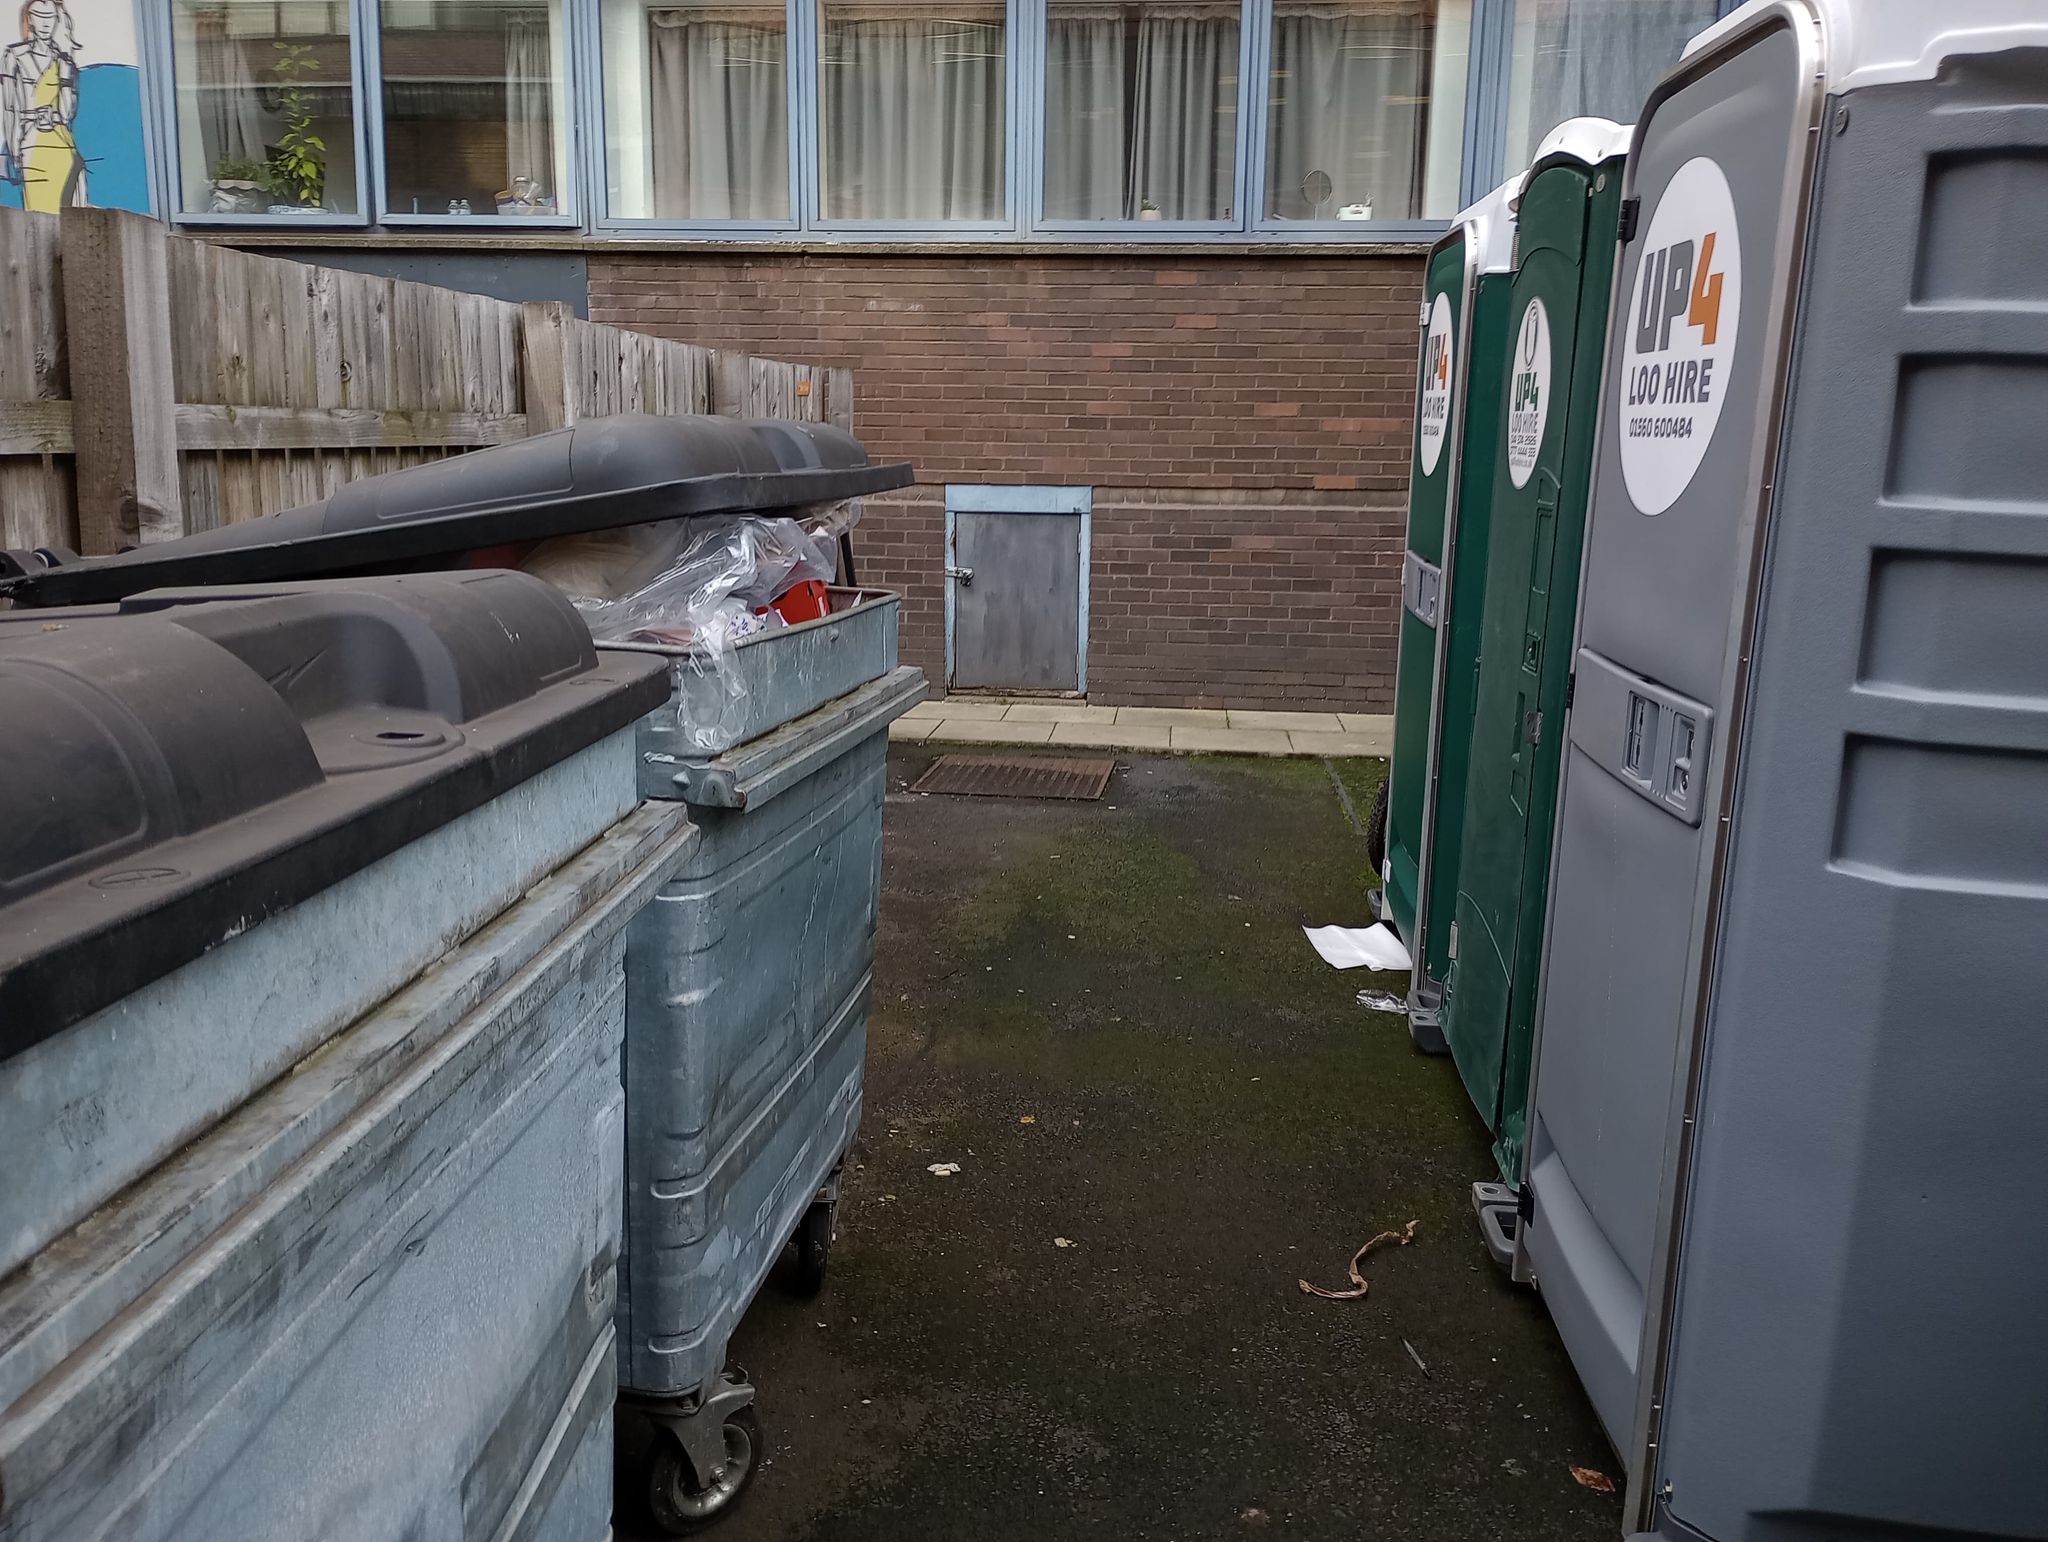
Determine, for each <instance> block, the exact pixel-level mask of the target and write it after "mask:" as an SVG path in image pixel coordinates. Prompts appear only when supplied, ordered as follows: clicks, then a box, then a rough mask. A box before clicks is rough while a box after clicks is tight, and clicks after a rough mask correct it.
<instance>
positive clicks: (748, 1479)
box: [647, 1407, 763, 1537]
mask: <svg viewBox="0 0 2048 1542" xmlns="http://www.w3.org/2000/svg"><path fill="white" fill-rule="evenodd" d="M721 1433H722V1434H723V1435H724V1436H725V1460H724V1461H723V1462H722V1463H720V1464H719V1466H718V1467H717V1468H716V1469H715V1470H713V1472H712V1473H711V1475H710V1478H709V1481H707V1482H703V1483H700V1482H699V1481H698V1479H697V1473H696V1470H695V1469H694V1468H693V1467H692V1466H691V1465H690V1459H689V1458H688V1457H687V1456H685V1455H684V1454H683V1447H682V1443H681V1442H680V1441H677V1440H673V1439H668V1438H664V1439H662V1440H661V1441H659V1442H658V1443H657V1444H656V1446H655V1450H654V1455H653V1457H652V1459H651V1460H650V1461H649V1462H648V1466H647V1512H648V1514H649V1516H650V1517H651V1518H652V1519H653V1521H654V1524H655V1525H656V1526H658V1527H660V1528H661V1530H662V1531H664V1532H665V1533H667V1534H668V1535H669V1536H672V1537H682V1536H688V1535H689V1534H690V1533H692V1532H695V1531H702V1530H703V1529H704V1528H705V1527H706V1526H709V1525H710V1524H711V1523H712V1522H714V1521H716V1520H718V1519H720V1518H721V1517H722V1516H724V1515H725V1513H726V1512H727V1511H728V1510H730V1509H732V1507H733V1506H734V1505H736V1504H738V1503H739V1502H740V1500H741V1499H742V1498H743V1497H744V1496H745V1495H746V1492H747V1489H748V1488H749V1486H751V1485H752V1483H753V1481H754V1474H755V1473H757V1472H759V1471H760V1470H761V1456H762V1449H763V1448H762V1443H761V1421H760V1420H759V1419H757V1418H755V1417H754V1410H753V1409H752V1408H751V1407H747V1408H735V1409H734V1410H733V1411H732V1412H731V1413H729V1414H727V1415H726V1416H725V1424H724V1426H723V1429H722V1430H721Z"/></svg>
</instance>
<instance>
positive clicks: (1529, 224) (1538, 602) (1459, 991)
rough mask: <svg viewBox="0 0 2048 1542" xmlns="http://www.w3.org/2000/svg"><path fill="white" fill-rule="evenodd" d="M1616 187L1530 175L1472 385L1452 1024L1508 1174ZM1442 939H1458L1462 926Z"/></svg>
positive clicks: (1530, 1007) (1527, 1045)
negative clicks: (1514, 251)
mask: <svg viewBox="0 0 2048 1542" xmlns="http://www.w3.org/2000/svg"><path fill="white" fill-rule="evenodd" d="M1621 182H1622V177H1621V162H1620V161H1619V160H1614V161H1610V162H1608V163H1606V164H1605V165H1603V166H1600V167H1588V166H1585V165H1583V164H1581V163H1579V162H1575V161H1572V162H1565V161H1561V162H1555V163H1552V164H1550V165H1548V166H1546V167H1544V168H1543V169H1542V170H1540V171H1539V172H1538V173H1537V174H1536V175H1535V176H1534V177H1533V178H1532V179H1531V180H1530V183H1529V186H1528V188H1527V189H1526V190H1525V191H1524V193H1523V196H1522V204H1521V213H1520V222H1519V240H1520V265H1519V266H1518V267H1517V269H1516V271H1515V274H1514V280H1513V287H1512V293H1511V295H1510V298H1509V301H1508V307H1507V311H1508V319H1507V326H1508V327H1509V328H1510V329H1511V343H1510V347H1509V349H1508V350H1506V356H1505V357H1504V358H1503V359H1502V360H1501V362H1500V364H1499V366H1498V367H1497V368H1496V369H1495V371H1494V373H1493V375H1492V377H1491V378H1490V379H1487V378H1484V377H1481V376H1477V375H1475V377H1474V381H1473V387H1474V392H1475V394H1476V393H1477V392H1478V391H1479V389H1480V388H1481V387H1482V386H1483V387H1484V388H1485V389H1486V392H1487V395H1488V398H1489V399H1490V400H1491V401H1492V402H1493V403H1494V414H1493V419H1494V427H1493V450H1492V454H1491V455H1490V456H1489V457H1488V462H1489V464H1490V465H1491V467H1492V468H1493V469H1492V474H1491V489H1490V490H1491V493H1492V511H1493V512H1492V518H1491V520H1490V522H1489V524H1490V531H1489V542H1488V554H1487V563H1486V581H1485V586H1484V591H1485V592H1484V598H1483V601H1482V602H1481V606H1480V609H1481V611H1482V615H1481V617H1480V620H1479V623H1478V625H1479V631H1480V639H1479V657H1478V663H1477V669H1476V676H1477V683H1476V690H1475V692H1474V697H1473V703H1472V710H1471V714H1470V722H1471V754H1470V764H1469V770H1468V773H1467V776H1466V779H1465V781H1464V784H1463V786H1464V797H1463V799H1462V800H1461V801H1462V805H1463V828H1462V832H1461V833H1462V850H1461V853H1460V856H1459V859H1458V864H1457V875H1458V876H1457V885H1456V899H1455V901H1454V902H1453V904H1454V916H1455V922H1456V934H1455V935H1456V944H1455V946H1456V954H1455V957H1454V958H1452V959H1451V960H1450V962H1449V968H1448V973H1447V976H1446V983H1445V990H1444V1004H1443V1032H1444V1036H1445V1038H1446V1040H1447V1041H1448V1042H1449V1044H1450V1048H1451V1055H1452V1058H1453V1059H1454V1060H1455V1061H1456V1063H1457V1066H1458V1073H1459V1075H1460V1076H1461V1077H1462V1078H1463V1079H1464V1082H1465V1086H1466V1089H1467V1090H1468V1091H1469V1092H1470V1093H1471V1095H1472V1101H1473V1103H1474V1104H1475V1106H1477V1108H1478V1109H1479V1112H1480V1113H1481V1115H1482V1116H1484V1118H1485V1119H1486V1123H1487V1127H1488V1129H1490V1130H1492V1131H1493V1132H1494V1134H1495V1137H1496V1138H1495V1144H1494V1155H1495V1158H1496V1159H1497V1160H1498V1162H1499V1163H1500V1169H1501V1173H1502V1175H1503V1176H1504V1177H1505V1178H1507V1180H1508V1181H1509V1182H1511V1183H1512V1182H1518V1181H1519V1180H1520V1176H1521V1163H1522V1141H1523V1133H1524V1120H1525V1110H1526V1104H1527V1101H1528V1085H1529V1060H1530V1049H1531V1036H1532V1033H1533V1030H1534V1024H1535V1010H1536V981H1537V970H1538V966H1539V964H1540V962H1541V953H1542V944H1543V910H1544V899H1545V892H1546V890H1547V888H1548V885H1549V873H1550V840H1551V828H1552V824H1553V822H1554V819H1555V814H1556V800H1557V780H1558V767H1559V764H1560V758H1561V752H1562V747H1563V744H1564V714H1565V694H1566V688H1567V685H1568V682H1569V679H1570V671H1571V655H1572V634H1573V629H1574V625H1575V622H1576V618H1577V611H1578V581H1579V554H1580V549H1581V546H1582V543H1583V540H1584V536H1585V524H1586V499H1587V489H1588V483H1589V480H1590V476H1591V468H1592V459H1593V450H1594V445H1595V437H1594V430H1595V426H1596V418H1597V415H1598V404H1599V391H1600V378H1601V360H1602V353H1603V351H1604V348H1605V345H1606V336H1607V308H1608V302H1609V291H1610V287H1611V281H1612V277H1613V271H1614V251H1615V226H1616V221H1617V219H1618V217H1619V214H1620V204H1621ZM1534 301H1540V302H1541V303H1542V306H1543V310H1544V313H1545V315H1546V316H1547V319H1548V333H1549V348H1550V369H1549V377H1548V378H1549V382H1550V384H1549V390H1550V392H1551V396H1550V400H1549V403H1548V406H1547V409H1546V411H1545V413H1544V415H1543V418H1542V426H1541V429H1540V431H1539V432H1538V433H1537V434H1536V435H1535V436H1534V441H1533V442H1534V450H1533V465H1527V461H1528V454H1527V450H1526V447H1525V451H1524V456H1523V461H1524V465H1525V466H1527V471H1526V479H1525V481H1524V482H1523V484H1522V485H1521V486H1519V487H1518V486H1516V485H1515V482H1514V478H1513V475H1512V474H1511V469H1510V463H1509V442H1508V435H1507V433H1506V430H1505V421H1504V420H1505V417H1506V411H1507V404H1508V402H1509V399H1510V396H1511V393H1513V392H1514V391H1515V390H1516V389H1517V388H1518V386H1519V388H1520V389H1522V390H1524V391H1526V390H1527V389H1529V386H1528V381H1527V377H1528V376H1529V374H1530V369H1529V365H1528V362H1527V361H1526V360H1524V359H1522V358H1521V357H1520V355H1521V352H1522V349H1521V348H1520V346H1519V344H1520V340H1521V338H1522V336H1523V327H1524V324H1525V322H1526V320H1527V313H1528V311H1529V309H1530V306H1531V303H1532V302H1534ZM1518 376H1519V377H1520V378H1519V379H1518ZM1446 801H1453V800H1448V799H1447V800H1446ZM1434 908H1435V907H1434V906H1432V909H1434ZM1445 932H1446V935H1445V941H1446V945H1447V947H1448V946H1449V945H1450V928H1448V927H1447V928H1446V929H1445Z"/></svg>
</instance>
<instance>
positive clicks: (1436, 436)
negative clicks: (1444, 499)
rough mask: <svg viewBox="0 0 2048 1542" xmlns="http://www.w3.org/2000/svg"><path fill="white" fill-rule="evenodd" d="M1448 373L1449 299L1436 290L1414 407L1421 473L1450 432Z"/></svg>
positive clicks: (1431, 467)
mask: <svg viewBox="0 0 2048 1542" xmlns="http://www.w3.org/2000/svg"><path fill="white" fill-rule="evenodd" d="M1451 373H1452V371H1451V301H1450V297H1449V296H1448V295H1445V294H1439V295H1438V296H1437V297H1436V304H1434V305H1432V306H1431V307H1430V308H1429V332H1428V334H1427V335H1426V336H1425V337H1424V338H1423V340H1422V400H1421V402H1420V403H1418V404H1417V406H1416V409H1415V413H1416V416H1415V433H1416V437H1417V439H1418V440H1419V441H1420V444H1421V451H1422V474H1423V475H1424V476H1429V475H1430V474H1431V473H1433V472H1434V471H1435V470H1436V463H1437V462H1438V461H1440V460H1442V459H1443V454H1444V439H1445V438H1446V437H1447V436H1448V435H1449V433H1450V429H1451Z"/></svg>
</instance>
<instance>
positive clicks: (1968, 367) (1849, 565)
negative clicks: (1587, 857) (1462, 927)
mask: <svg viewBox="0 0 2048 1542" xmlns="http://www.w3.org/2000/svg"><path fill="white" fill-rule="evenodd" d="M1957 10H1958V14H1957V15H1955V17H1954V18H1953V20H1954V21H1955V22H1956V23H1957V24H1967V23H1968V22H1969V21H1970V19H1971V18H1970V16H1969V7H1967V6H1961V7H1958V8H1957ZM2042 41H2043V42H2048V37H2044V38H2043V39H2042ZM1832 111H1833V112H1834V113H1839V114H1843V115H1845V116H1846V125H1845V127H1844V128H1843V129H1842V130H1841V131H1840V132H1831V133H1829V134H1828V135H1827V136H1826V138H1825V139H1824V140H1823V144H1822V150H1821V157H1820V165H1819V173H1818V186H1817V187H1816V190H1815V193H1814V198H1813V208H1814V211H1815V212H1814V224H1813V229H1812V233H1811V236H1810V253H1809V256H1808V259H1807V279H1806V282H1805V286H1804V292H1803V299H1802V302H1801V307H1800V315H1799V320H1798V327H1797V334H1796V337H1795V340H1794V353H1793V360H1794V364H1793V368H1792V370H1791V372H1790V375H1789V379H1788V389H1787V406H1786V415H1785V427H1784V452H1783V456H1782V459H1781V461H1780V468H1779V477H1778V488H1777V491H1776V495H1775V503H1774V508H1773V512H1772V515H1771V528H1770V533H1769V545H1768V555H1767V564H1768V565H1767V568H1766V576H1765V585H1764V590H1763V598H1762V602H1761V610H1760V614H1759V617H1758V622H1757V626H1756V642H1755V654H1754V660H1753V663H1752V665H1751V671H1752V673H1751V685H1750V690H1749V696H1748V700H1747V704H1746V711H1745V713H1744V717H1743V724H1744V727H1743V736H1742V754H1741V762H1740V767H1739V771H1738V773H1737V774H1738V783H1737V787H1736V798H1735V803H1734V817H1733V820H1732V822H1731V825H1730V829H1729V837H1728V854H1727V858H1726V872H1725V876H1724V878H1723V885H1722V895H1723V897H1722V901H1721V919H1720V922H1719V926H1718V930H1717V933H1716V936H1715V938H1714V941H1715V943H1716V948H1715V952H1714V954H1713V955H1712V957H1711V959H1710V963H1709V967H1710V968H1711V971H1712V994H1711V998H1710V1010H1709V1013H1708V1017H1707V1021H1706V1024H1705V1027H1704V1042H1703V1060H1702V1069H1701V1073H1700V1080H1699V1087H1698V1093H1697V1102H1696V1109H1695V1116H1694V1117H1695V1127H1696V1128H1697V1129H1698V1130H1699V1131H1700V1134H1699V1135H1698V1137H1697V1138H1696V1140H1695V1143H1694V1147H1693V1152H1692V1160H1691V1164H1690V1168H1689V1171H1688V1172H1687V1173H1686V1174H1685V1190H1684V1194H1683V1210H1682V1213H1681V1214H1680V1215H1679V1216H1678V1217H1676V1218H1674V1220H1673V1222H1672V1223H1671V1224H1672V1226H1673V1227H1674V1228H1678V1227H1680V1226H1682V1231H1677V1230H1674V1232H1673V1233H1672V1234H1671V1235H1667V1236H1666V1237H1665V1238H1664V1239H1662V1241H1661V1245H1662V1246H1664V1247H1666V1248H1670V1249H1673V1250H1674V1253H1675V1257H1674V1262H1673V1273H1674V1292H1673V1296H1672V1304H1671V1309H1670V1318H1669V1323H1668V1327H1667V1329H1666V1332H1667V1335H1668V1348H1667V1351H1666V1353H1667V1356H1668V1369H1667V1371H1666V1374H1665V1378H1664V1385H1663V1388H1662V1390H1661V1401H1662V1405H1663V1418H1662V1423H1661V1428H1660V1430H1659V1431H1658V1432H1657V1438H1658V1450H1659V1452H1660V1456H1659V1459H1658V1462H1657V1467H1656V1472H1655V1474H1654V1477H1653V1480H1652V1485H1651V1486H1652V1487H1653V1488H1661V1486H1662V1485H1663V1484H1665V1483H1669V1484H1670V1485H1671V1495H1670V1498H1669V1500H1668V1501H1667V1503H1666V1504H1665V1506H1664V1511H1665V1513H1666V1514H1667V1515H1668V1516H1669V1517H1670V1520H1671V1522H1672V1523H1673V1524H1672V1528H1671V1529H1672V1530H1673V1531H1674V1532H1675V1533H1676V1534H1679V1535H1683V1534H1685V1531H1686V1530H1688V1529H1689V1530H1691V1531H1696V1532H1698V1533H1700V1534H1702V1535H1705V1536H1709V1537H1712V1538H1715V1539H1716V1542H1733V1539H1738V1538H1739V1539H1745V1542H1747V1539H1758V1542H1762V1539H1766V1538H1768V1539H1772V1542H1777V1539H1781V1538H1798V1539H1801V1542H1804V1539H1808V1538H1811V1539H1819V1538H1822V1537H1864V1536H1876V1535H1880V1534H1882V1535H1887V1536H1890V1535H1908V1534H1910V1535H1915V1536H1928V1537H1933V1536H1937V1535H1939V1536H1943V1537H1952V1538H1960V1537H1973V1538H1981V1537H2022V1536H2025V1537H2042V1536H2048V1509H2044V1506H2043V1503H2042V1499H2041V1494H2040V1486H2039V1483H2038V1482H2037V1481H2036V1480H2035V1473H2036V1470H2037V1468H2038V1464H2039V1461H2040V1453H2041V1451H2042V1449H2043V1448H2044V1445H2048V1390H2044V1382H2043V1377H2044V1374H2048V1314H2044V1313H2043V1312H2042V1310H2041V1281H2042V1279H2043V1278H2044V1277H2048V1234H2044V1232H2043V1231H2042V1229H2041V1228H2040V1227H2039V1226H2036V1225H2034V1224H2032V1222H2031V1218H2030V1217H2027V1216H2025V1215H2024V1213H2022V1214H2021V1215H2015V1214H2014V1211H2013V1207H2012V1186H2013V1184H2014V1183H2015V1182H2016V1181H2017V1182H2018V1183H2020V1184H2022V1185H2024V1184H2025V1183H2026V1182H2027V1180H2026V1178H2025V1176H2024V1175H2025V1174H2027V1173H2029V1172H2032V1171H2034V1170H2035V1165H2036V1164H2037V1163H2038V1162H2039V1160H2040V1139H2039V1129H2038V1121H2039V1119H2040V1117H2041V1111H2042V1109H2044V1108H2048V1042H2044V1039H2043V1035H2042V1026H2043V1008H2042V1000H2043V993H2044V990H2043V988H2044V983H2048V975H2044V971H2043V968H2042V964H2041V942H2042V939H2043V938H2044V937H2048V663H2044V661H2048V433H2044V425H2048V280H2044V273H2048V267H2044V259H2043V256H2042V253H2043V251H2044V248H2043V247H2042V246H2041V244H2040V242H2041V240H2042V239H2043V238H2044V237H2048V224H2044V216H2043V210H2044V209H2048V48H2036V49H2034V50H2031V51H2014V52H2010V53H2005V54H1997V55H1984V56H1976V57H1970V56H1963V57H1960V58H1955V59H1951V60H1950V61H1949V63H1948V65H1947V67H1946V68H1945V69H1944V70H1943V71H1942V73H1941V75H1940V77H1939V78H1938V79H1937V80H1933V81H1923V82H1913V83H1898V84H1890V85H1879V86H1873V87H1871V88H1869V89H1863V90H1855V91H1850V92H1848V93H1846V94H1844V95H1843V96H1841V97H1840V98H1839V100H1838V101H1836V102H1835V103H1834V104H1832ZM1831 121H1832V120H1831ZM1679 1236H1682V1242H1681V1241H1678V1240H1677V1238H1678V1237H1679Z"/></svg>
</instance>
